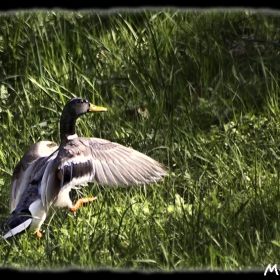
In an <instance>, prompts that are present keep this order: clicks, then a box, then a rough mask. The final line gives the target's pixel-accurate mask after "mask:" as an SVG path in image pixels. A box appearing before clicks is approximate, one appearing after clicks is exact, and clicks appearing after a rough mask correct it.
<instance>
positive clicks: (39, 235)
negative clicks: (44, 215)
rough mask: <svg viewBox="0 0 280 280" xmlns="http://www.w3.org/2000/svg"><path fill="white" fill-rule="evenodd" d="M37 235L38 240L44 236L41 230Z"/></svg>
mask: <svg viewBox="0 0 280 280" xmlns="http://www.w3.org/2000/svg"><path fill="white" fill-rule="evenodd" d="M36 235H37V237H38V238H42V236H43V234H42V233H41V232H40V231H39V230H36Z"/></svg>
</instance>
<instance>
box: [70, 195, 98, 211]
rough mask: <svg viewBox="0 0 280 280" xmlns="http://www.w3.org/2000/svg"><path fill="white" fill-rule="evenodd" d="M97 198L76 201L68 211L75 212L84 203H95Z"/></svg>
mask: <svg viewBox="0 0 280 280" xmlns="http://www.w3.org/2000/svg"><path fill="white" fill-rule="evenodd" d="M96 199H97V197H84V198H80V199H78V201H77V202H76V203H75V204H74V205H73V206H72V207H71V208H70V211H72V212H75V211H77V210H78V209H79V208H80V207H81V206H82V205H83V204H84V203H87V202H91V201H95V200H96Z"/></svg>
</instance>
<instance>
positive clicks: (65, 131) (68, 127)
mask: <svg viewBox="0 0 280 280" xmlns="http://www.w3.org/2000/svg"><path fill="white" fill-rule="evenodd" d="M76 120H77V118H76V117H74V116H71V115H68V116H67V115H65V114H62V116H61V119H60V140H61V144H62V145H64V144H66V143H67V142H68V141H69V140H70V139H71V138H75V137H76V136H75V135H76V130H75V127H76Z"/></svg>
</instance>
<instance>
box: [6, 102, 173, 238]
mask: <svg viewBox="0 0 280 280" xmlns="http://www.w3.org/2000/svg"><path fill="white" fill-rule="evenodd" d="M106 111H107V108H105V107H101V106H96V105H93V104H92V103H90V102H89V101H87V100H86V99H84V98H80V97H74V98H72V99H70V100H69V101H68V102H67V103H66V104H65V106H64V108H63V110H62V114H61V117H60V144H59V146H58V148H57V149H56V150H55V151H53V152H52V153H50V154H49V155H48V156H45V157H39V158H37V160H35V161H33V162H32V163H31V164H30V165H29V166H28V168H27V169H26V170H25V171H24V173H23V175H22V177H24V180H23V182H24V183H22V184H23V186H22V187H20V189H21V190H22V193H21V195H20V198H19V199H18V202H17V204H16V208H15V209H14V210H13V211H12V213H11V214H10V216H9V217H8V219H7V221H6V223H5V226H4V238H9V237H11V236H14V235H16V234H18V233H21V232H23V231H25V230H26V229H28V230H32V231H33V232H35V233H36V234H37V236H38V237H42V233H41V232H40V229H41V226H42V225H43V223H44V221H45V219H46V218H47V216H48V213H49V212H50V210H51V209H53V208H63V207H67V208H69V210H70V211H72V212H75V211H77V210H78V209H79V208H80V207H81V206H82V205H83V204H84V203H87V202H92V201H95V200H96V199H97V197H83V198H80V199H78V200H77V202H76V203H73V201H72V200H71V198H70V195H69V194H70V191H71V190H72V189H75V188H76V186H78V185H82V186H83V185H85V184H87V183H89V182H95V183H97V184H101V185H104V186H109V187H117V186H119V187H129V186H139V185H147V184H150V183H157V182H159V181H161V180H163V178H164V177H165V176H167V175H168V172H167V171H168V168H167V167H166V166H165V165H163V164H161V163H159V162H158V161H156V160H154V159H152V158H151V157H149V156H147V155H145V154H144V153H141V152H139V151H136V150H134V149H132V148H130V147H126V146H124V145H121V144H118V143H115V142H111V141H109V140H105V139H101V138H94V137H90V138H86V137H79V136H78V135H77V134H76V121H77V119H78V118H79V117H81V116H82V115H85V114H87V113H92V112H106ZM31 169H32V170H34V171H32V173H31V174H30V172H29V171H31Z"/></svg>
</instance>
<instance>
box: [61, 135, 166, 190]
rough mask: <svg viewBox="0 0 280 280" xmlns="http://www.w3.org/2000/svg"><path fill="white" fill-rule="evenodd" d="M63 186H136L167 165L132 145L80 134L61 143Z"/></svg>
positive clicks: (152, 178) (162, 173)
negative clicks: (88, 184) (85, 184)
mask: <svg viewBox="0 0 280 280" xmlns="http://www.w3.org/2000/svg"><path fill="white" fill-rule="evenodd" d="M57 161H58V169H59V170H62V174H63V176H62V177H63V178H62V181H63V182H62V184H61V188H65V187H66V186H67V187H68V185H69V184H71V185H72V186H74V185H78V184H83V183H87V182H96V183H99V184H104V185H107V186H130V185H132V186H135V185H140V184H148V183H151V182H156V181H159V180H161V179H162V177H163V176H166V175H167V172H166V167H165V166H163V165H162V164H160V163H159V162H157V161H155V160H153V159H152V158H150V157H148V156H146V155H144V154H142V153H140V152H137V151H136V150H133V149H131V148H128V147H125V146H122V145H120V144H117V143H114V142H110V141H108V140H104V139H99V138H83V137H79V138H76V139H72V140H70V141H69V142H68V143H67V145H66V146H64V147H60V150H59V154H58V156H57Z"/></svg>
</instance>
